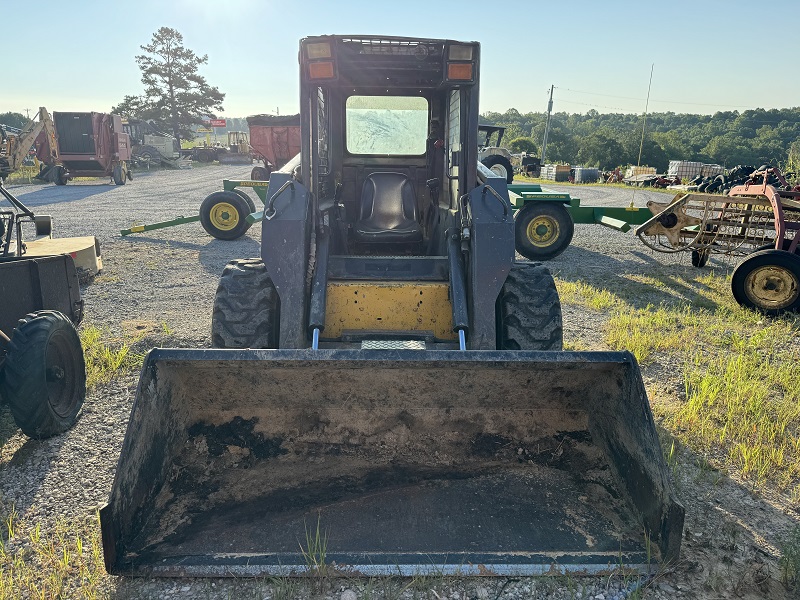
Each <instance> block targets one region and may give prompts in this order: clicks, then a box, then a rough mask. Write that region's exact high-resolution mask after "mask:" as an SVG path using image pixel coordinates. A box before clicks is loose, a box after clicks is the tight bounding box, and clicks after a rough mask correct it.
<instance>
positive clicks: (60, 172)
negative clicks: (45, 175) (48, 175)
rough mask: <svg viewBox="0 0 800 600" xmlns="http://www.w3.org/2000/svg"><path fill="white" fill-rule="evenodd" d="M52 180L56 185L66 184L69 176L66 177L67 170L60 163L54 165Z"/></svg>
mask: <svg viewBox="0 0 800 600" xmlns="http://www.w3.org/2000/svg"><path fill="white" fill-rule="evenodd" d="M54 181H55V184H56V185H67V181H69V178H68V177H67V170H66V169H65V168H64V167H62V166H61V165H58V166H57V167H56V174H55V178H54Z"/></svg>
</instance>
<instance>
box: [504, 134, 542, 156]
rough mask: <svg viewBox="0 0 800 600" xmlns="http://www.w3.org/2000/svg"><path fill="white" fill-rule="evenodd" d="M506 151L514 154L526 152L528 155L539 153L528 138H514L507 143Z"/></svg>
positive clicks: (534, 143) (534, 144)
mask: <svg viewBox="0 0 800 600" xmlns="http://www.w3.org/2000/svg"><path fill="white" fill-rule="evenodd" d="M508 149H509V150H510V151H511V152H513V153H515V154H519V153H521V152H526V153H528V154H538V152H539V149H538V148H537V147H536V142H534V141H533V139H532V138H529V137H518V138H514V139H513V140H511V141H510V142H508Z"/></svg>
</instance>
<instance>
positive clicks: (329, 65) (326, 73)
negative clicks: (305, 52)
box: [308, 60, 336, 79]
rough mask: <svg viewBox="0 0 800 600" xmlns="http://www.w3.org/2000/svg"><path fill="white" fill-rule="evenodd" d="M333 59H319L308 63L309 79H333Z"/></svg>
mask: <svg viewBox="0 0 800 600" xmlns="http://www.w3.org/2000/svg"><path fill="white" fill-rule="evenodd" d="M335 76H336V75H335V73H334V70H333V61H329V60H326V61H319V62H312V63H308V78H309V79H333V78H334V77H335Z"/></svg>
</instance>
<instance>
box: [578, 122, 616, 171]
mask: <svg viewBox="0 0 800 600" xmlns="http://www.w3.org/2000/svg"><path fill="white" fill-rule="evenodd" d="M623 153H624V150H623V147H622V144H620V143H619V142H618V141H617V140H616V138H615V137H614V135H613V132H611V131H610V130H608V129H601V130H599V131H596V132H594V133H592V134H590V135H588V136H586V137H585V138H582V139H581V140H580V150H578V156H577V158H578V162H579V163H580V164H582V165H586V166H588V167H599V168H601V169H604V170H608V169H613V168H614V167H618V166H619V165H621V164H622V162H623V160H622V156H623Z"/></svg>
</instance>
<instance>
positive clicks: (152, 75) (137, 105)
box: [112, 27, 225, 140]
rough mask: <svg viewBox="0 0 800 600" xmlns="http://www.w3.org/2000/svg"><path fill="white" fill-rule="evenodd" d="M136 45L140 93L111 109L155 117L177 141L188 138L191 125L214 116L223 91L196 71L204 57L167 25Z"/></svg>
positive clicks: (206, 59) (128, 97)
mask: <svg viewBox="0 0 800 600" xmlns="http://www.w3.org/2000/svg"><path fill="white" fill-rule="evenodd" d="M140 47H141V49H142V50H144V52H145V53H144V54H140V55H138V56H136V63H137V64H138V65H139V69H140V70H141V72H142V83H143V84H144V93H143V94H142V95H141V96H125V99H124V100H123V101H122V103H120V104H119V105H118V106H116V107H114V109H112V110H119V111H120V112H123V114H125V112H126V111H127V112H128V116H136V117H139V118H145V119H152V120H155V121H157V123H158V125H159V126H160V127H161V128H164V129H171V130H172V134H173V135H174V136H175V137H176V138H178V139H179V140H180V139H191V138H192V132H191V129H190V128H191V126H192V125H200V124H202V123H203V120H204V119H207V118H209V117H213V116H215V115H214V112H215V111H221V110H222V101H223V100H224V99H225V94H223V93H222V92H220V91H219V90H218V89H217V88H216V87H213V86H210V85H209V84H208V83H207V82H206V79H205V77H203V76H202V75H200V74H199V73H198V69H199V68H200V66H201V65H205V64H207V63H208V56H207V55H203V56H197V55H196V54H195V53H194V52H193V51H192V50H189V49H188V48H185V47H184V46H183V36H182V35H181V34H180V33H179V32H178V31H176V30H175V29H172V28H170V27H161V28H160V29H159V30H158V31H156V32H155V33H154V34H153V39H152V40H151V41H150V43H149V44H147V45H146V46H140ZM134 111H135V112H134ZM131 113H133V114H131Z"/></svg>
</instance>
